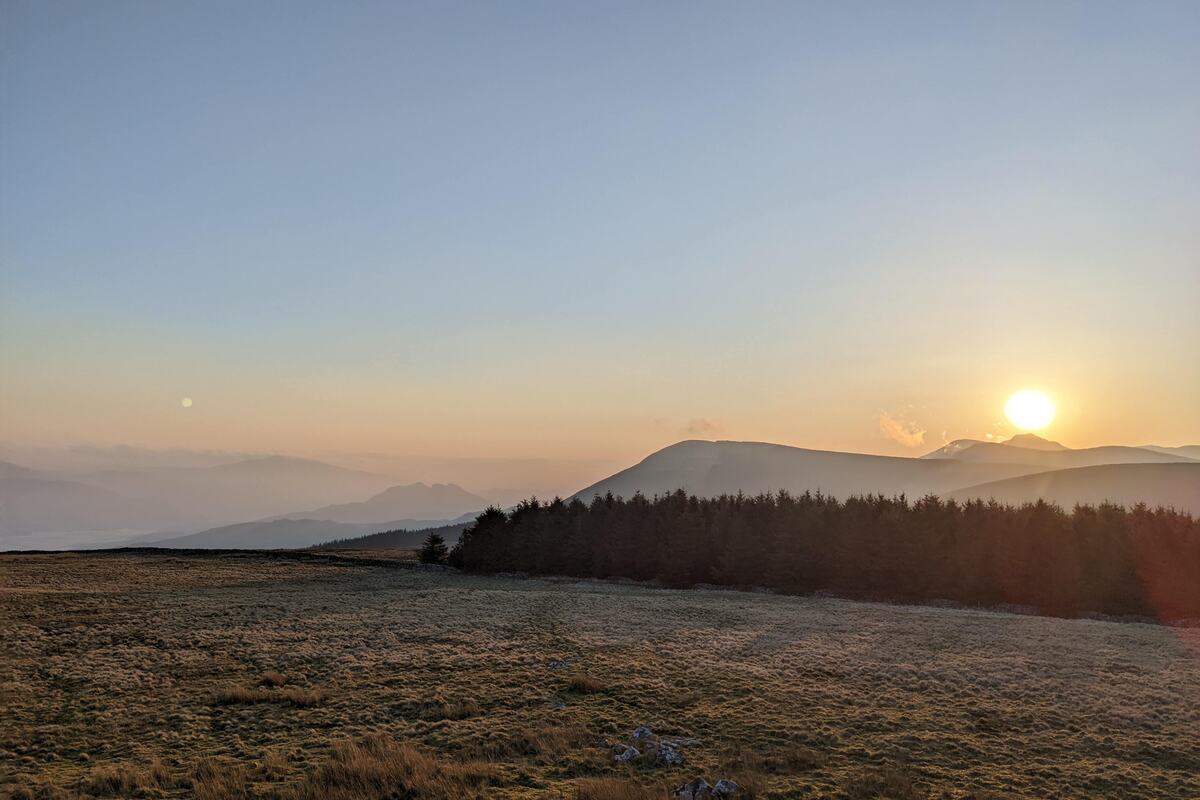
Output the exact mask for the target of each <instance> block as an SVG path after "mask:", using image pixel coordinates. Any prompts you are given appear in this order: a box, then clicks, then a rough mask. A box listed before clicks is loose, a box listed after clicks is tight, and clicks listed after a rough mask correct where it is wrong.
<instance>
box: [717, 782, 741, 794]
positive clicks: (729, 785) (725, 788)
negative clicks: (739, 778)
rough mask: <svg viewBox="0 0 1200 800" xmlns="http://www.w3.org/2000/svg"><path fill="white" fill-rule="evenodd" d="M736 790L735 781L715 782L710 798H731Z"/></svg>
mask: <svg viewBox="0 0 1200 800" xmlns="http://www.w3.org/2000/svg"><path fill="white" fill-rule="evenodd" d="M737 790H738V785H737V782H736V781H726V780H720V781H717V785H716V786H714V787H713V788H712V796H713V797H714V798H715V797H721V798H724V797H733V795H734V793H735V792H736V791H737Z"/></svg>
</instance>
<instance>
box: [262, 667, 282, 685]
mask: <svg viewBox="0 0 1200 800" xmlns="http://www.w3.org/2000/svg"><path fill="white" fill-rule="evenodd" d="M287 682H288V678H287V675H284V674H283V673H282V672H270V671H268V672H264V673H263V674H262V677H261V678H259V679H258V685H259V686H283V685H284V684H285V683H287Z"/></svg>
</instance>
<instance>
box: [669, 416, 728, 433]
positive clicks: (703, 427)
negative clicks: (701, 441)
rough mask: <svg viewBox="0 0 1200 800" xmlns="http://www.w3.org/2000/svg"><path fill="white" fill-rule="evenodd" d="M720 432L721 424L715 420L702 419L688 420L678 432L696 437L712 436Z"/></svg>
mask: <svg viewBox="0 0 1200 800" xmlns="http://www.w3.org/2000/svg"><path fill="white" fill-rule="evenodd" d="M721 430H722V428H721V423H719V422H717V421H716V420H711V419H705V418H704V417H696V418H695V419H689V420H688V421H687V422H686V423H685V424H684V426H683V427H682V428H680V429H679V432H680V433H682V434H684V435H685V436H697V435H699V434H714V433H720V432H721Z"/></svg>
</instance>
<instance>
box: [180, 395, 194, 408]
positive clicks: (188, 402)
mask: <svg viewBox="0 0 1200 800" xmlns="http://www.w3.org/2000/svg"><path fill="white" fill-rule="evenodd" d="M179 405H181V406H183V407H184V408H191V407H192V398H190V397H185V398H183V399H182V400H180V401H179Z"/></svg>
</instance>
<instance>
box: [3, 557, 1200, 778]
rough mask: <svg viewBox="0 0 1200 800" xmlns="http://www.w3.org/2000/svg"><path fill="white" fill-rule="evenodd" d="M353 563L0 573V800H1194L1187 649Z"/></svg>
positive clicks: (861, 608) (1193, 714)
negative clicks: (671, 744) (677, 789)
mask: <svg viewBox="0 0 1200 800" xmlns="http://www.w3.org/2000/svg"><path fill="white" fill-rule="evenodd" d="M340 556H342V557H344V559H345V560H343V561H340V562H338V563H325V564H322V563H316V562H312V561H304V560H295V559H291V558H290V557H289V556H287V555H286V554H275V555H270V556H268V555H262V556H254V555H241V556H237V557H211V556H204V557H202V556H195V557H194V556H186V557H182V556H169V555H158V556H155V555H145V554H123V555H103V554H96V555H86V556H85V555H61V556H0V642H3V647H0V719H2V720H3V724H0V797H30V798H39V799H42V800H49V799H52V798H60V797H61V798H78V797H80V796H84V797H133V796H143V797H159V798H190V797H195V798H200V799H201V800H206V799H207V800H214V799H215V798H234V800H237V799H238V798H246V799H247V800H248V798H260V799H261V800H271V799H272V798H275V800H300V799H301V798H316V797H332V798H335V800H336V798H339V797H344V798H350V797H356V798H357V797H378V798H382V797H418V796H419V797H424V796H431V797H467V798H470V797H487V798H501V799H505V798H507V799H508V800H532V799H533V798H587V799H590V800H608V799H609V798H612V800H626V799H627V798H634V799H636V800H640V798H644V797H663V796H664V794H665V792H666V791H667V790H668V789H669V788H670V787H672V786H676V785H679V784H681V783H684V782H685V781H687V780H690V779H692V778H694V777H700V776H702V777H704V778H705V779H707V780H708V781H709V782H710V783H715V782H716V781H717V780H718V779H721V778H731V779H733V780H736V781H737V782H738V783H739V784H741V785H742V787H743V793H742V795H741V797H742V798H743V800H751V798H756V797H759V798H765V797H779V798H809V797H811V798H841V800H853V798H883V797H891V798H900V800H909V799H910V798H914V797H921V798H924V797H929V798H931V800H932V799H933V798H937V799H938V800H942V798H951V800H968V798H973V799H974V800H985V798H988V799H990V800H994V799H995V798H1000V797H1005V798H1008V797H1018V798H1020V797H1024V798H1045V797H1064V798H1082V797H1089V798H1090V797H1110V796H1117V797H1123V798H1129V799H1130V800H1139V799H1143V798H1160V797H1200V754H1198V753H1197V749H1196V748H1195V746H1194V743H1195V742H1196V741H1200V666H1198V663H1197V654H1200V630H1196V629H1172V628H1166V627H1160V626H1153V625H1144V624H1119V623H1113V622H1104V621H1096V620H1061V619H1048V618H1038V617H1027V616H1015V615H1009V614H997V613H988V612H982V611H961V610H952V609H941V608H919V607H905V606H884V605H875V604H869V603H852V602H846V601H840V600H831V599H818V598H797V597H781V596H775V595H769V594H750V593H738V592H726V591H706V590H692V591H669V590H662V589H654V588H651V587H646V586H637V585H629V584H612V583H600V582H581V581H571V580H513V579H506V578H484V577H470V576H462V575H456V574H452V573H426V572H418V571H412V570H407V569H403V568H393V566H389V565H388V564H387V563H384V564H380V563H379V560H378V559H373V558H371V557H370V556H369V554H368V555H364V556H362V557H361V558H359V561H360V562H361V563H356V562H355V560H354V559H355V558H356V557H354V556H352V554H340ZM404 563H405V562H403V561H399V560H397V561H395V566H396V567H403V565H404ZM312 694H320V701H319V702H315V703H313V702H309V700H310V699H313V698H312V697H311V695H312ZM218 698H224V699H223V700H222V701H220V702H215V701H216V700H217V699H218ZM297 700H299V702H297ZM640 725H648V726H650V727H652V728H653V729H654V730H655V731H656V732H657V733H658V734H660V735H661V736H663V737H664V738H666V739H680V740H681V739H695V740H697V741H696V742H695V743H694V744H688V745H686V746H683V747H681V749H680V752H682V753H683V754H684V756H685V758H686V763H685V764H683V765H681V766H667V765H664V764H661V763H656V762H655V761H654V760H653V759H652V758H645V759H639V760H636V761H635V762H634V763H630V764H618V763H616V762H614V760H613V752H614V750H613V747H614V745H616V744H630V743H633V744H637V743H636V742H632V740H631V734H632V731H633V730H634V728H636V727H638V726H640ZM639 749H641V750H642V751H643V752H644V753H645V752H648V750H649V748H647V747H641V748H639Z"/></svg>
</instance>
